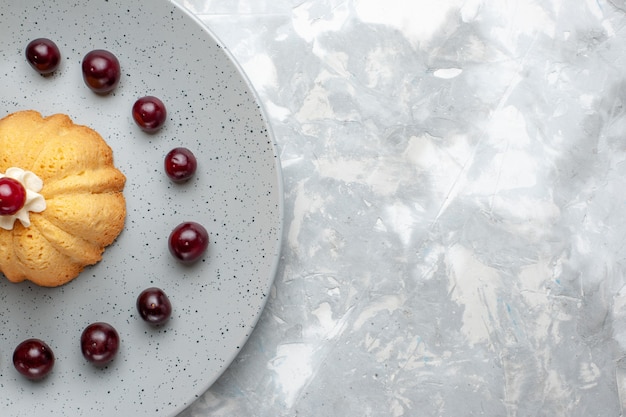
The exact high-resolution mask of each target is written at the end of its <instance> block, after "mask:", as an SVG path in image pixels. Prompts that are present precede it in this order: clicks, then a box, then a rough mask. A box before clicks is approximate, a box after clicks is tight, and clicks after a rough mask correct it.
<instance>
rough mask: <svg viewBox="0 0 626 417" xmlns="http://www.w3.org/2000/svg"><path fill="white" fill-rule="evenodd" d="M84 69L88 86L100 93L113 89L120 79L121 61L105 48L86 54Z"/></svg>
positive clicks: (84, 77)
mask: <svg viewBox="0 0 626 417" xmlns="http://www.w3.org/2000/svg"><path fill="white" fill-rule="evenodd" d="M82 70H83V80H84V81H85V84H87V87H89V88H90V89H91V90H92V91H94V92H96V93H99V94H106V93H109V92H111V91H113V90H114V89H115V87H117V84H118V83H119V81H120V76H121V70H120V62H119V61H118V60H117V57H116V56H115V55H113V54H112V53H111V52H109V51H105V50H103V49H96V50H93V51H91V52H89V53H88V54H87V55H85V58H83V63H82Z"/></svg>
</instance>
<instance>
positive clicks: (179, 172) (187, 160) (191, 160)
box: [164, 148, 198, 182]
mask: <svg viewBox="0 0 626 417" xmlns="http://www.w3.org/2000/svg"><path fill="white" fill-rule="evenodd" d="M164 166H165V173H166V174H167V176H168V177H169V178H170V179H171V180H172V181H174V182H184V181H187V180H189V179H190V178H191V177H193V175H194V174H195V173H196V169H197V168H198V161H197V160H196V157H195V155H194V154H193V152H191V151H190V150H189V149H187V148H174V149H172V150H171V151H169V152H168V153H167V155H165V162H164Z"/></svg>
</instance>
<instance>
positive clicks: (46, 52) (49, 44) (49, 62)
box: [26, 38, 61, 75]
mask: <svg viewBox="0 0 626 417" xmlns="http://www.w3.org/2000/svg"><path fill="white" fill-rule="evenodd" d="M26 60H27V61H28V63H29V64H30V66H31V67H33V69H34V70H35V71H37V72H38V73H40V74H42V75H45V74H50V73H51V72H54V71H55V70H56V69H57V68H58V67H59V64H60V63H61V52H60V51H59V47H58V46H57V45H56V44H55V43H54V42H53V41H51V40H50V39H46V38H38V39H33V40H32V41H30V42H29V44H28V45H27V46H26Z"/></svg>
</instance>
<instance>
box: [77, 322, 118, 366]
mask: <svg viewBox="0 0 626 417" xmlns="http://www.w3.org/2000/svg"><path fill="white" fill-rule="evenodd" d="M119 346H120V336H119V335H118V333H117V331H116V330H115V328H114V327H113V326H111V325H110V324H108V323H102V322H97V323H92V324H90V325H89V326H87V327H86V328H85V330H83V333H82V334H81V336H80V348H81V351H82V353H83V356H84V357H85V359H87V360H88V361H89V362H91V363H93V364H94V365H98V366H101V365H106V364H107V363H109V362H111V361H112V360H113V359H114V358H115V355H116V354H117V351H118V349H119Z"/></svg>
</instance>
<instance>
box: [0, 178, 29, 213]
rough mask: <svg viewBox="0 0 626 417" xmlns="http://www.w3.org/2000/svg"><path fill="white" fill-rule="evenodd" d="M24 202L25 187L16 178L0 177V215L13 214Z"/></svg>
mask: <svg viewBox="0 0 626 417" xmlns="http://www.w3.org/2000/svg"><path fill="white" fill-rule="evenodd" d="M25 203H26V189H25V188H24V186H23V185H22V183H21V182H19V181H18V180H14V179H13V178H9V177H2V178H0V215H2V216H6V215H13V214H15V213H17V212H18V211H20V209H21V208H22V207H24V204H25Z"/></svg>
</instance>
